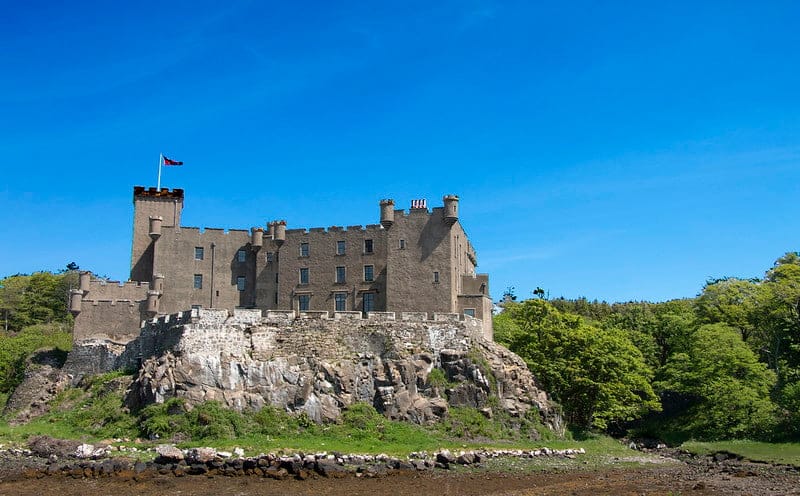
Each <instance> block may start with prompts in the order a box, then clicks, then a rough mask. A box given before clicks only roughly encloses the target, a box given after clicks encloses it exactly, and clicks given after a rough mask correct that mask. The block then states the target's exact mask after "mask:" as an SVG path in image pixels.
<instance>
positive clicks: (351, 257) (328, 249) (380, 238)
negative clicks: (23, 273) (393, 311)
mask: <svg viewBox="0 0 800 496" xmlns="http://www.w3.org/2000/svg"><path fill="white" fill-rule="evenodd" d="M365 240H372V253H366V252H365V250H364V242H365ZM337 241H344V242H345V253H344V254H343V255H339V254H337ZM302 243H308V256H301V251H300V247H301V244H302ZM279 257H280V263H279V275H278V281H279V283H278V287H279V300H278V306H277V308H282V309H294V310H297V309H298V308H299V307H298V296H299V295H301V294H307V295H310V296H311V299H310V301H309V304H310V307H309V309H310V310H317V311H322V310H327V311H331V312H333V311H334V309H335V301H334V294H335V293H337V292H338V293H346V294H347V301H346V307H345V309H346V310H351V311H355V310H361V309H362V303H363V294H364V292H372V293H374V294H375V297H374V298H375V308H374V309H375V310H376V311H377V310H385V309H386V290H385V287H386V231H384V230H383V228H381V226H380V225H369V226H367V227H366V228H364V227H362V226H349V227H347V228H346V229H345V228H342V227H335V226H334V227H331V228H329V229H327V230H326V229H323V228H312V229H309V230H308V231H306V230H305V229H289V230H287V231H286V242H285V243H284V244H283V246H281V247H280V250H279ZM365 265H372V266H373V275H374V278H373V281H365V280H364V266H365ZM336 267H344V268H345V281H344V283H337V282H336ZM302 268H304V269H308V274H309V277H308V284H301V283H300V269H302Z"/></svg>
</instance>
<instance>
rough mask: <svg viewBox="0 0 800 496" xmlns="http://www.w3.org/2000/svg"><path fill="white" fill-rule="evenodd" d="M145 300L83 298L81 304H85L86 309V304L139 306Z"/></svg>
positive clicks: (97, 305)
mask: <svg viewBox="0 0 800 496" xmlns="http://www.w3.org/2000/svg"><path fill="white" fill-rule="evenodd" d="M143 301H145V300H128V299H118V300H111V299H106V300H104V299H96V300H83V301H82V302H81V304H82V305H83V309H84V310H85V309H86V305H91V306H93V307H116V306H127V307H138V306H139V304H140V303H141V302H143Z"/></svg>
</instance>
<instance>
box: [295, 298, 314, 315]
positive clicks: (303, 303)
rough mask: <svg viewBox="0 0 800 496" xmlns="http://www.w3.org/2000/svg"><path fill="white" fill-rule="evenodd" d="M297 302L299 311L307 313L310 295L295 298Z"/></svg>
mask: <svg viewBox="0 0 800 496" xmlns="http://www.w3.org/2000/svg"><path fill="white" fill-rule="evenodd" d="M297 301H298V303H299V307H300V311H301V312H307V311H308V307H309V303H311V295H300V296H298V297H297Z"/></svg>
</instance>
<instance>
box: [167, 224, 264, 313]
mask: <svg viewBox="0 0 800 496" xmlns="http://www.w3.org/2000/svg"><path fill="white" fill-rule="evenodd" d="M212 245H213V246H212ZM196 247H202V248H203V259H202V260H196V259H195V248H196ZM239 250H244V251H245V254H246V258H245V262H239V261H238V257H237V252H238V251H239ZM256 256H257V254H256V253H254V252H253V251H252V250H251V249H250V233H249V232H248V231H246V230H235V229H231V230H229V231H224V230H222V229H206V230H205V231H204V232H201V231H200V229H198V228H196V227H182V228H171V227H167V228H163V229H162V235H161V238H159V239H158V241H156V243H155V273H156V274H163V275H164V289H163V295H162V296H161V300H160V302H159V313H162V314H165V313H175V312H179V311H182V310H187V309H189V308H191V307H192V306H193V305H199V306H202V307H205V308H228V309H233V308H235V307H249V306H253V305H255V286H256V282H255V263H256V261H255V257H256ZM212 260H213V267H212ZM195 274H200V275H202V277H203V281H202V288H200V289H195V287H194V275H195ZM239 276H243V277H245V290H244V291H239V290H238V289H237V285H236V281H237V277H239Z"/></svg>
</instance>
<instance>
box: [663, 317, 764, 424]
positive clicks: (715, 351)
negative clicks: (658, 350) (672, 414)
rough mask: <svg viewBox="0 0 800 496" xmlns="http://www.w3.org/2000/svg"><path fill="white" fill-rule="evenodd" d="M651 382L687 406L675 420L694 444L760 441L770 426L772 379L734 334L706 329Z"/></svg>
mask: <svg viewBox="0 0 800 496" xmlns="http://www.w3.org/2000/svg"><path fill="white" fill-rule="evenodd" d="M661 376H662V379H661V380H660V381H659V382H657V383H656V386H657V388H658V389H659V390H660V391H661V392H664V393H677V394H678V395H680V396H681V397H683V398H684V399H686V400H687V401H688V402H689V408H688V409H687V410H686V412H685V413H684V414H683V415H682V416H681V417H682V419H683V422H682V423H681V425H682V427H681V430H683V431H684V432H685V433H686V434H688V435H690V436H693V437H695V438H698V439H728V438H743V437H762V438H763V437H765V436H766V435H767V434H768V433H769V432H770V430H771V428H772V427H773V425H774V420H775V405H774V404H773V403H772V401H771V400H770V391H771V388H772V386H773V385H774V384H775V374H774V373H773V372H772V371H770V370H768V369H767V367H766V365H765V364H763V363H761V362H759V361H758V357H757V356H756V354H755V353H753V351H752V350H751V349H750V348H749V347H748V346H747V345H746V344H745V342H744V341H743V340H742V337H741V333H740V332H739V330H737V329H735V328H733V327H731V326H729V325H727V324H722V323H718V324H706V325H703V326H701V327H700V328H699V329H698V330H697V331H696V332H695V333H694V335H693V336H692V338H691V343H690V348H689V349H688V350H687V351H686V352H681V353H675V354H674V355H673V356H672V357H670V359H669V360H668V362H667V365H666V366H665V367H664V368H663V369H662V371H661Z"/></svg>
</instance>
